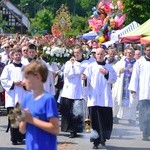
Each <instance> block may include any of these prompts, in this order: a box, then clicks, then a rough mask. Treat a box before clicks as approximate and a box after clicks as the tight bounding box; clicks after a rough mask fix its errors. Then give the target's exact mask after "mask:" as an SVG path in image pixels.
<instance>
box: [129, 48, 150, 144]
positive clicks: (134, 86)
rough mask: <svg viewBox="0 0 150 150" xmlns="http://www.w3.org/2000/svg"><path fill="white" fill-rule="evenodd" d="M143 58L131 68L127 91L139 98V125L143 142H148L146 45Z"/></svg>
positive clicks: (149, 72) (149, 79)
mask: <svg viewBox="0 0 150 150" xmlns="http://www.w3.org/2000/svg"><path fill="white" fill-rule="evenodd" d="M145 54H146V55H145V56H144V57H141V58H140V59H138V60H137V62H136V63H135V65H134V67H133V72H132V77H131V80H130V85H129V88H128V89H129V90H130V91H131V93H132V96H133V97H136V96H138V97H139V98H138V99H139V123H140V129H141V131H142V132H143V140H145V141H149V140H150V45H146V49H145Z"/></svg>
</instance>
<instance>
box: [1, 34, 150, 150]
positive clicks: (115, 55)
mask: <svg viewBox="0 0 150 150" xmlns="http://www.w3.org/2000/svg"><path fill="white" fill-rule="evenodd" d="M0 43H1V47H0V48H1V53H0V60H1V61H0V74H2V77H1V82H2V86H1V88H0V90H1V91H0V92H1V105H4V103H5V107H6V108H9V109H8V111H9V110H10V109H13V107H15V104H16V102H18V101H19V102H20V103H21V101H20V100H19V99H16V101H15V102H11V105H10V101H13V100H12V99H11V98H10V99H11V100H9V101H8V99H7V97H6V93H7V94H8V95H9V93H8V92H9V90H10V89H12V90H14V87H15V85H20V86H23V85H21V83H18V82H14V78H16V80H22V79H21V78H22V77H21V78H20V79H17V78H18V76H19V75H17V76H16V75H15V73H17V72H16V68H15V71H14V72H13V71H12V72H13V73H12V74H14V75H12V74H11V75H12V76H11V77H12V81H11V82H13V84H10V85H9V86H10V87H9V90H7V88H8V85H7V86H6V85H5V83H6V82H4V81H5V80H6V79H5V78H6V74H7V75H8V76H9V73H8V72H7V71H8V70H9V69H7V70H6V69H4V68H9V67H11V68H12V66H10V64H14V65H16V63H17V62H19V64H20V63H21V64H22V65H23V66H27V65H28V64H30V63H31V62H32V61H35V60H36V61H37V60H38V61H39V60H40V61H42V63H43V64H45V65H46V66H47V68H48V78H47V81H46V82H45V83H44V89H45V91H47V92H49V93H51V95H53V96H55V98H56V100H57V102H58V103H59V104H58V109H59V111H60V113H61V115H62V121H61V131H64V132H70V133H71V134H70V136H69V137H70V138H75V137H76V136H77V133H80V132H83V127H84V120H83V118H84V117H83V115H81V114H82V113H83V112H82V111H83V110H82V109H83V107H82V108H81V107H79V106H82V105H85V104H86V107H88V117H89V118H90V119H91V121H92V122H91V126H92V129H93V130H94V131H96V132H97V137H96V138H95V137H91V142H93V144H94V146H93V148H94V149H97V148H98V146H99V145H102V146H105V142H106V140H107V139H110V136H111V131H112V128H113V123H119V120H120V119H126V120H128V121H129V124H130V125H135V124H136V119H137V118H136V111H137V106H138V103H139V102H138V101H139V100H142V103H140V104H139V105H140V106H139V110H140V128H141V130H142V131H143V140H149V136H150V133H149V131H150V130H149V125H150V120H149V119H148V118H147V116H148V115H149V111H148V108H149V106H150V103H149V102H150V101H149V100H150V92H149V91H148V90H149V88H150V87H149V85H150V84H147V83H146V82H148V83H149V79H150V71H149V70H150V64H149V60H150V52H149V51H150V46H149V45H146V47H145V50H144V52H145V54H144V55H143V56H142V53H141V46H140V45H139V44H137V45H132V44H127V45H125V47H124V49H123V50H122V51H118V49H117V48H116V47H115V45H111V46H110V47H108V48H106V47H105V46H103V45H101V44H100V43H97V42H95V41H91V40H90V41H83V40H82V39H81V38H76V37H70V38H64V37H63V36H62V37H59V38H58V37H57V38H56V37H54V36H52V35H45V36H35V37H28V36H20V35H18V34H16V35H13V36H12V37H11V36H9V37H7V36H4V35H1V36H0ZM55 44H57V46H59V47H69V48H71V49H72V50H73V54H72V57H71V58H70V60H69V61H67V62H66V63H65V64H64V65H63V66H61V67H60V66H59V65H58V64H57V62H53V63H51V64H49V62H47V60H46V59H45V58H44V57H42V53H43V47H44V46H47V45H48V46H50V47H51V46H53V45H55ZM18 49H19V50H20V51H17V52H18V53H20V55H19V56H16V55H15V54H16V50H18ZM84 51H86V54H87V55H88V57H86V58H84V57H83V54H84ZM18 57H19V58H20V59H19V58H18ZM8 65H9V67H7V66H8ZM16 66H17V65H16ZM16 66H15V67H16ZM134 66H135V67H134ZM141 66H142V67H143V68H141ZM3 69H4V70H3ZM10 70H11V69H10ZM143 70H144V71H145V72H147V76H146V77H145V79H143V80H144V82H143V83H145V85H146V87H145V90H144V91H142V94H143V93H144V92H145V95H146V96H143V95H142V94H141V90H142V89H141V87H143V85H142V83H141V80H142V76H140V75H141V74H143ZM4 71H5V73H4ZM19 73H20V74H21V72H20V70H19ZM132 73H133V75H132ZM130 81H131V82H130ZM137 83H138V84H137ZM5 86H6V87H5ZM19 88H20V87H19ZM25 92H27V91H25ZM4 93H5V94H4ZM13 96H14V95H13ZM14 97H15V96H14ZM21 97H22V98H23V96H21ZM15 98H16V97H15ZM83 100H86V103H84V104H83ZM76 106H77V108H78V112H77V110H76V108H75V107H76ZM80 110H81V111H80ZM147 112H148V114H147ZM146 114H147V115H146ZM143 115H144V116H145V118H143V117H142V116H143ZM106 118H107V119H106ZM108 118H109V119H108ZM146 124H147V125H146ZM145 125H146V126H145ZM11 131H12V130H11ZM7 132H8V129H7ZM13 132H16V131H12V132H11V136H12V139H13V136H14V133H13ZM15 138H16V137H15ZM20 140H22V139H20ZM12 142H14V143H16V142H17V141H16V139H15V141H13V140H12Z"/></svg>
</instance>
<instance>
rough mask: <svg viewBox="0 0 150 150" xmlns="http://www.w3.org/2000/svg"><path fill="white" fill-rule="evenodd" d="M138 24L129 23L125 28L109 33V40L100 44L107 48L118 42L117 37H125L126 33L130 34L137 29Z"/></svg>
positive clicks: (134, 22)
mask: <svg viewBox="0 0 150 150" xmlns="http://www.w3.org/2000/svg"><path fill="white" fill-rule="evenodd" d="M139 26H140V24H139V23H137V22H136V21H133V22H132V23H130V24H129V25H127V26H126V27H124V28H123V29H121V30H114V31H113V32H112V33H111V38H110V39H111V40H110V41H107V42H105V43H102V44H103V45H105V46H106V47H107V48H108V47H109V46H110V45H112V44H114V43H118V42H119V37H120V36H123V35H125V34H126V33H128V32H131V31H132V30H134V29H136V28H137V27H139Z"/></svg>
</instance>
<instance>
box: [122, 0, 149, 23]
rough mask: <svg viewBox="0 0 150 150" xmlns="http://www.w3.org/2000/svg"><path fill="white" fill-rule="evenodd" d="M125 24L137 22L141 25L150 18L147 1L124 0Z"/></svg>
mask: <svg viewBox="0 0 150 150" xmlns="http://www.w3.org/2000/svg"><path fill="white" fill-rule="evenodd" d="M124 6H125V9H124V11H125V13H126V24H129V23H131V22H132V21H137V22H138V23H140V24H142V23H144V22H145V21H147V20H148V19H149V18H150V11H149V10H150V1H149V0H124Z"/></svg>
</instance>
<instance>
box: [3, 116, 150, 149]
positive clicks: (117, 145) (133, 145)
mask: <svg viewBox="0 0 150 150" xmlns="http://www.w3.org/2000/svg"><path fill="white" fill-rule="evenodd" d="M6 127H7V117H6V116H5V115H1V116H0V150H24V149H25V145H16V146H14V145H12V144H11V142H10V133H6V132H5V130H6ZM68 135H69V133H62V132H61V133H60V134H59V136H58V150H92V147H93V145H92V143H90V141H89V138H90V134H85V133H82V134H80V135H79V136H78V137H77V138H74V139H70V138H68ZM103 149H104V150H150V141H142V133H141V132H140V129H139V126H138V120H137V124H136V125H135V126H129V124H128V121H126V120H120V121H119V124H114V128H113V132H112V136H111V139H110V140H108V141H107V142H106V147H105V148H103ZM43 150H44V149H43Z"/></svg>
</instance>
